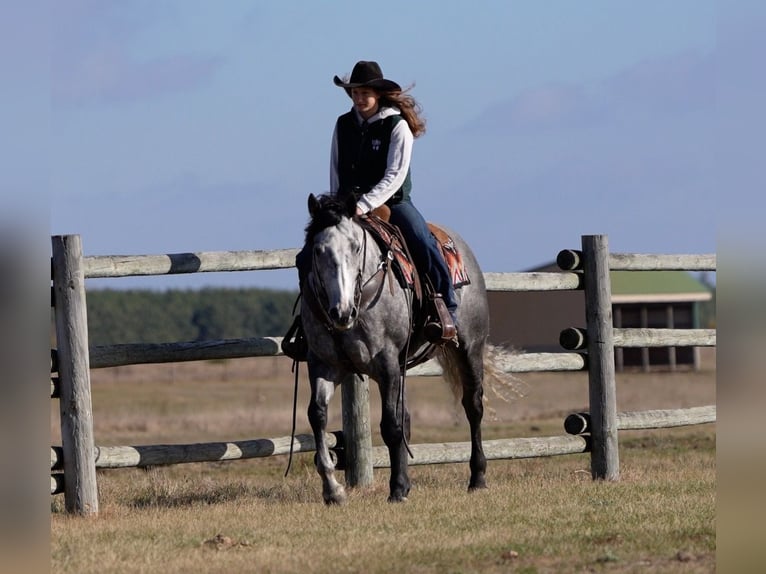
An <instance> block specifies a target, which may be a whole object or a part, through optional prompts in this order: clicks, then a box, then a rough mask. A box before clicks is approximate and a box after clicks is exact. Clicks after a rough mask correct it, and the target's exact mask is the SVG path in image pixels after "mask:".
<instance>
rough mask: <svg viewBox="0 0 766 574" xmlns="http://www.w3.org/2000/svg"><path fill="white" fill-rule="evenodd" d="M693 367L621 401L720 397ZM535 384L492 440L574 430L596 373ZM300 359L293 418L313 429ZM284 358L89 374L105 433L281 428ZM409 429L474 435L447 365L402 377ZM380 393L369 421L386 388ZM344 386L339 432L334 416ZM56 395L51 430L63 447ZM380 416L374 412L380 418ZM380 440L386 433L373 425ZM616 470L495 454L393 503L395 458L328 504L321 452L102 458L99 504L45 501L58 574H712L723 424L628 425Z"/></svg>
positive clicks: (684, 402) (696, 402) (153, 439)
mask: <svg viewBox="0 0 766 574" xmlns="http://www.w3.org/2000/svg"><path fill="white" fill-rule="evenodd" d="M705 357H706V358H705V361H704V369H703V370H702V371H701V372H696V373H693V372H682V373H672V374H671V373H632V374H618V389H617V398H618V410H620V411H627V410H644V409H662V408H678V407H686V406H700V405H708V404H715V400H716V399H715V395H716V387H715V362H714V357H713V356H712V355H705ZM521 379H522V380H523V383H524V387H525V388H526V396H525V397H524V398H521V399H518V400H516V401H513V402H510V403H504V402H501V401H496V402H493V403H492V404H491V406H492V407H493V409H494V411H495V416H494V417H493V418H492V419H491V420H488V421H487V422H486V425H485V433H484V434H485V438H486V439H491V438H500V437H523V436H528V437H529V436H547V435H560V434H564V431H563V426H562V423H563V419H564V417H565V416H566V415H567V414H569V413H571V412H575V411H580V410H587V396H588V393H587V375H586V374H584V373H555V374H550V373H545V374H543V373H536V374H525V375H522V376H521ZM307 387H308V383H307V380H306V378H305V371H302V372H301V392H300V394H299V409H300V411H299V414H298V429H297V430H298V432H309V426H308V423H307V421H306V416H305V407H306V404H307V401H308V389H307ZM291 393H292V375H291V373H290V363H289V362H288V361H286V360H284V359H281V358H269V359H243V360H237V361H226V362H207V363H187V364H177V365H152V366H130V367H121V368H116V369H107V370H100V371H94V372H93V412H94V425H95V436H96V443H97V444H100V445H119V444H133V445H139V444H155V443H174V442H183V443H189V442H207V441H217V440H237V439H247V438H262V437H277V436H285V435H288V434H289V431H290V417H291V406H292V397H291ZM408 393H409V405H410V408H411V412H412V428H413V438H412V442H413V443H422V442H435V441H452V440H459V441H465V440H468V430H467V425H466V423H465V422H464V417H463V415H462V413H461V412H460V410H459V409H458V406H457V405H456V404H455V402H454V399H453V398H452V396H451V395H450V392H449V390H448V389H447V386H446V385H445V384H444V383H443V382H442V381H441V380H440V379H438V378H412V379H409V380H408ZM376 394H377V393H376V392H375V390H374V389H372V392H371V395H372V397H373V404H372V405H371V411H372V414H373V421H377V419H378V415H377V412H378V410H377V409H378V406H377V405H378V402H377V397H376ZM339 399H340V397H336V398H335V400H334V402H333V412H332V417H331V421H330V424H329V427H328V428H329V429H339V428H340V413H339V411H340V400H339ZM57 409H58V406H57V405H56V404H54V405H53V406H52V410H51V439H52V444H60V439H59V429H58V416H57ZM375 424H376V423H375ZM373 440H374V442H375V443H376V444H381V441H380V438H379V436H378V435H377V432H374V436H373ZM620 446H621V448H620V465H621V480H620V481H619V482H615V483H604V482H593V481H592V480H591V478H590V460H589V457H588V455H585V454H583V455H568V456H561V457H553V458H547V459H529V460H516V461H490V463H489V470H488V482H489V485H490V488H489V489H488V490H487V491H482V492H478V493H472V494H468V493H467V492H466V486H467V480H468V474H469V472H468V466H467V464H448V465H440V466H423V467H412V468H411V476H412V481H413V490H412V493H411V494H410V497H409V501H408V502H407V503H405V504H399V505H391V504H388V503H386V497H387V491H388V487H387V481H388V471H387V470H384V469H380V470H376V472H375V482H374V484H373V486H372V487H370V488H365V489H357V490H352V491H351V492H350V493H349V502H348V504H347V505H346V506H343V507H325V506H324V504H323V503H322V497H321V485H320V481H319V477H318V476H317V475H316V473H315V472H314V470H313V467H312V464H311V461H312V455H311V453H304V454H300V455H297V456H296V459H295V461H294V463H293V469H292V470H291V472H290V474H289V476H288V477H287V478H284V477H283V474H284V470H285V467H286V457H284V456H280V457H271V458H267V459H256V460H247V461H235V462H229V463H198V464H187V465H178V466H172V467H159V468H153V469H150V470H139V469H121V470H112V471H103V472H99V475H98V479H99V501H100V513H99V516H98V517H96V518H92V519H82V518H76V517H68V516H66V515H65V514H64V513H63V498H62V497H61V496H55V497H53V498H52V503H51V510H52V512H51V569H52V570H54V571H56V572H77V573H85V572H157V571H161V572H164V573H171V572H397V571H399V572H429V573H430V572H434V573H435V572H439V573H441V572H455V573H457V572H511V571H512V572H528V573H531V572H712V571H715V554H716V495H715V493H716V462H715V461H716V431H715V425H701V426H696V427H685V428H679V429H670V430H662V431H659V430H658V431H626V432H623V433H621V435H620Z"/></svg>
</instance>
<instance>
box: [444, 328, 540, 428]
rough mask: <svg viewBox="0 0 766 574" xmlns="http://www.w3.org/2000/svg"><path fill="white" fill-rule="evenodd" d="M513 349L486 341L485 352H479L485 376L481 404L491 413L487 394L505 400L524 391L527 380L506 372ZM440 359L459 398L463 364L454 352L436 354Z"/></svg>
mask: <svg viewBox="0 0 766 574" xmlns="http://www.w3.org/2000/svg"><path fill="white" fill-rule="evenodd" d="M515 353H516V351H514V350H506V349H504V348H502V347H497V346H495V345H492V344H490V343H485V345H484V354H483V356H482V362H483V368H484V377H483V387H484V404H485V407H486V408H488V410H489V411H490V412H489V414H490V415H491V416H494V410H493V409H492V408H491V407H489V405H488V402H489V397H490V396H492V397H494V398H499V399H501V400H503V401H505V402H510V401H512V400H516V399H519V398H521V397H523V396H524V395H525V394H526V384H525V383H524V382H523V381H522V380H521V379H519V378H518V377H516V376H514V375H513V373H509V372H508V367H509V364H510V361H511V357H512V356H513V355H514V354H515ZM439 355H440V356H439V362H440V364H441V365H442V370H443V376H444V378H445V379H446V381H447V382H448V383H449V385H450V387H451V388H452V393H453V395H454V396H455V400H456V401H458V402H459V401H460V400H461V398H462V394H463V373H462V372H461V369H462V368H465V366H464V365H463V366H461V365H459V364H458V361H455V359H454V355H453V354H452V353H448V352H442V353H440V354H439Z"/></svg>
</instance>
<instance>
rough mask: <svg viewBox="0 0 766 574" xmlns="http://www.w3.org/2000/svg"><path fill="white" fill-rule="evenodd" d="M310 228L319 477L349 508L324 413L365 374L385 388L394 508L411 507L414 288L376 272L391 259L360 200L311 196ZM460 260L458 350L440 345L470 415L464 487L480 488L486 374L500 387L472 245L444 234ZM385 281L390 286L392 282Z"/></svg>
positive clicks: (416, 344) (416, 337) (420, 340)
mask: <svg viewBox="0 0 766 574" xmlns="http://www.w3.org/2000/svg"><path fill="white" fill-rule="evenodd" d="M308 210H309V214H310V221H309V223H308V225H307V226H306V229H305V232H306V248H305V249H310V256H311V259H312V262H311V269H310V271H308V275H307V277H306V279H305V282H304V283H305V284H304V286H303V294H302V296H301V305H300V313H301V317H302V322H303V329H304V334H305V338H306V342H307V344H308V354H307V357H306V361H307V366H308V375H309V381H310V385H311V398H310V401H309V406H308V419H309V422H310V424H311V429H312V432H313V435H314V439H315V443H316V451H317V452H316V456H315V464H316V470H317V472H318V474H319V475H320V477H321V479H322V496H323V499H324V501H325V503H326V504H328V505H329V504H343V503H344V502H346V492H345V489H344V487H343V485H342V484H340V483H339V482H338V480H336V478H335V476H334V470H335V469H334V465H333V462H332V459H331V458H330V452H329V449H328V444H327V442H326V440H325V429H326V425H327V412H328V406H329V404H330V400H331V398H332V396H333V393H334V391H335V389H336V387H337V386H338V384H339V383H340V382H341V381H342V380H343V379H344V378H345V377H346V376H348V375H350V374H357V375H367V376H368V377H369V378H370V379H372V380H374V381H375V382H376V383H377V385H378V388H379V391H380V396H381V404H382V413H381V421H380V432H381V436H382V438H383V441H384V442H385V444H386V446H387V448H388V452H389V458H390V461H391V474H390V479H389V496H388V500H389V501H390V502H402V501H406V500H407V496H408V494H409V492H410V486H411V485H410V478H409V475H408V459H407V456H408V449H409V447H408V441H409V438H410V415H409V412H408V409H407V407H406V401H405V400H403V399H404V397H403V385H404V372H405V371H404V368H405V367H404V366H403V361H405V360H406V359H407V358H410V357H412V356H413V355H415V354H416V353H417V352H418V351H419V350H422V349H423V348H424V346H425V345H428V342H427V341H426V340H425V338H424V335H423V332H422V329H420V330H418V329H415V330H414V331H413V330H412V329H411V317H412V315H413V312H414V309H413V296H412V290H411V289H408V288H407V286H406V285H401V284H400V282H397V281H396V279H395V278H394V277H392V276H391V275H390V274H387V273H383V279H382V282H381V280H380V270H381V269H383V268H385V267H386V266H387V265H388V264H390V254H389V253H385V252H384V250H383V249H381V247H380V246H379V244H378V243H377V242H376V241H375V240H374V238H373V237H371V232H370V230H369V229H368V228H367V227H366V226H364V225H362V224H361V222H360V220H359V218H358V217H357V216H356V215H355V213H356V202H355V201H346V202H343V201H339V200H338V199H336V198H335V197H334V196H331V195H321V196H319V197H316V196H314V195H313V194H310V195H309V198H308ZM446 231H447V232H448V233H449V235H450V237H451V238H452V240H453V241H454V244H455V246H456V247H457V249H458V251H459V253H460V254H461V256H462V260H463V264H464V266H465V271H466V272H467V275H468V276H469V278H470V282H469V284H467V285H464V286H462V287H461V288H460V289H458V290H457V291H456V296H457V297H458V301H459V304H458V310H457V319H458V325H459V327H458V338H457V342H456V344H443V345H440V346H438V347H437V348H436V358H437V360H438V362H439V363H440V364H441V366H442V369H443V373H444V378H445V379H446V380H447V381H448V382H449V383H450V385H451V387H452V389H453V392H454V394H455V397H456V399H460V400H461V402H462V406H463V408H464V410H465V415H466V418H467V419H468V425H469V427H470V436H471V458H470V463H469V467H470V480H469V482H468V490H469V491H474V490H478V489H484V488H486V487H487V484H486V477H485V474H486V468H487V460H486V457H485V455H484V451H483V449H482V440H481V424H482V418H483V416H484V379H485V371H486V372H487V373H488V374H491V375H492V376H493V377H494V378H495V379H500V380H502V375H504V373H502V370H501V368H500V367H499V365H496V364H495V363H496V362H497V361H496V359H493V360H489V359H490V358H491V355H490V351H491V349H492V346H491V345H490V344H489V343H488V341H487V337H488V335H489V309H488V304H487V295H486V287H485V284H484V277H483V274H482V271H481V268H480V267H479V264H478V262H477V260H476V257H475V255H474V254H473V252H472V251H471V249H470V248H469V246H468V245H467V244H466V242H465V241H464V240H463V239H462V238H461V237H460V236H459V235H458V234H457V233H454V232H452V231H451V230H446ZM386 284H387V285H386Z"/></svg>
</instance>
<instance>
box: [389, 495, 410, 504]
mask: <svg viewBox="0 0 766 574" xmlns="http://www.w3.org/2000/svg"><path fill="white" fill-rule="evenodd" d="M388 502H390V503H392V504H393V503H395V502H407V497H406V496H389V497H388Z"/></svg>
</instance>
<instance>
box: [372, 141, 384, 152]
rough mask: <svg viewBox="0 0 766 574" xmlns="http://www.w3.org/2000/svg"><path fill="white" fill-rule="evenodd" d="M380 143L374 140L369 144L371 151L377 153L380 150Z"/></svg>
mask: <svg viewBox="0 0 766 574" xmlns="http://www.w3.org/2000/svg"><path fill="white" fill-rule="evenodd" d="M381 143H382V142H381V141H380V140H379V139H374V140H372V141H371V142H370V145H372V151H378V150H379V149H380V144H381Z"/></svg>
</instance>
